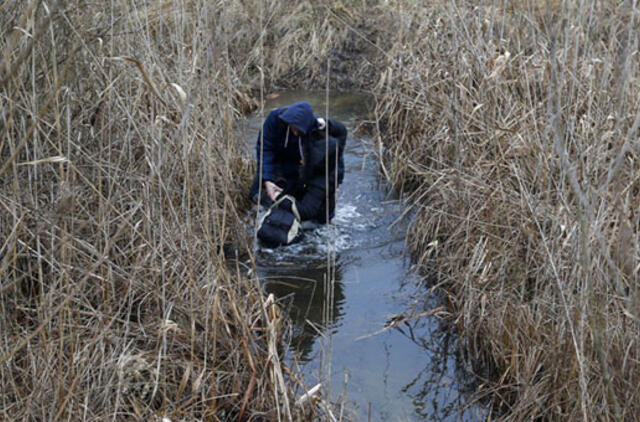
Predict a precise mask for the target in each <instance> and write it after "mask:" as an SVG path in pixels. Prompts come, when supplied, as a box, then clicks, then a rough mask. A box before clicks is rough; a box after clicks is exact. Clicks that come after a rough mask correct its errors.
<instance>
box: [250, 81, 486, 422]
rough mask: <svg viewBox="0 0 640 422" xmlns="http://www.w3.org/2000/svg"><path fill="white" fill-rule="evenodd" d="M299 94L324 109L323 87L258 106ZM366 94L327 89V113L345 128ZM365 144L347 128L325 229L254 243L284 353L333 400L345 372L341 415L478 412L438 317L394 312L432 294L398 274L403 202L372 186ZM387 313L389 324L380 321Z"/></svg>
mask: <svg viewBox="0 0 640 422" xmlns="http://www.w3.org/2000/svg"><path fill="white" fill-rule="evenodd" d="M299 100H307V101H309V102H311V104H312V106H313V108H314V110H316V112H317V113H318V114H323V113H324V110H325V108H324V106H325V104H324V93H310V92H291V93H282V95H280V96H279V97H278V98H277V99H276V100H275V101H274V102H273V103H271V104H268V105H267V107H266V109H267V110H269V109H271V108H275V107H279V106H282V105H286V104H290V103H292V102H295V101H299ZM367 102H370V101H368V100H367V99H366V98H363V97H362V96H357V95H356V96H354V95H352V94H347V95H343V96H335V97H332V99H331V117H334V118H337V119H339V120H341V121H343V122H344V123H345V124H346V125H347V127H348V128H353V126H354V118H355V116H356V115H358V113H359V112H357V111H356V110H357V108H358V107H360V108H363V107H364V106H365V105H366V103H367ZM359 115H362V114H359ZM260 124H261V120H260V119H259V117H258V116H256V118H254V119H249V120H248V121H247V122H246V126H245V129H246V131H245V132H244V133H246V135H247V138H246V142H247V145H254V143H255V139H256V136H257V132H258V128H259V127H260ZM368 142H369V140H367V139H366V138H361V137H357V136H356V137H354V136H353V134H350V136H349V138H348V140H347V149H346V151H345V156H344V158H345V168H346V174H345V182H344V183H343V185H342V186H341V187H340V193H339V195H338V204H337V207H336V216H335V218H334V219H333V221H332V226H331V228H330V230H329V231H328V232H327V228H326V227H322V228H319V229H317V230H314V231H313V232H312V233H307V234H306V235H305V238H304V240H303V241H302V242H301V243H298V244H294V245H289V246H285V247H280V248H275V249H270V248H265V247H263V246H260V245H256V249H255V252H256V253H255V258H256V261H257V267H258V272H259V276H260V278H261V280H262V283H263V286H264V289H265V291H266V292H268V293H273V294H274V296H276V297H277V298H278V299H279V303H280V304H281V305H282V307H283V308H284V309H286V311H287V312H288V314H289V316H290V317H291V319H292V321H293V330H294V331H293V339H292V345H291V351H290V355H289V357H290V358H294V359H295V358H297V360H298V361H301V362H305V363H306V364H305V365H303V366H304V368H303V378H304V381H305V383H306V384H307V385H315V384H316V383H318V382H322V383H323V388H324V387H325V386H329V385H333V387H332V388H331V390H330V391H331V399H332V400H334V401H336V402H340V401H341V400H342V399H343V398H342V397H341V396H340V393H339V392H341V390H342V383H343V381H344V379H345V374H348V375H349V382H348V384H347V386H346V401H347V402H348V403H349V406H348V407H349V408H350V409H354V411H355V412H356V414H352V415H349V416H350V417H349V419H353V420H367V419H368V418H369V417H370V418H371V420H376V421H413V420H435V421H442V420H448V421H449V420H465V421H475V420H482V419H484V417H483V416H486V414H487V412H486V410H485V409H483V408H482V407H480V406H477V405H476V406H467V405H466V403H465V398H466V394H465V390H468V388H467V386H466V385H465V382H464V380H465V378H467V379H468V373H467V372H465V371H464V369H463V368H460V367H459V366H458V362H459V360H458V359H456V356H455V341H452V340H451V337H450V336H449V335H447V334H446V333H447V331H446V330H443V329H442V328H441V324H440V323H439V321H438V320H437V319H436V318H435V317H422V318H418V319H411V318H408V319H407V318H405V319H404V320H402V319H400V320H398V319H397V318H402V317H399V315H400V314H404V313H405V312H408V310H409V309H413V310H414V312H415V314H419V313H425V314H426V313H428V311H429V310H431V309H433V308H435V307H437V306H439V305H440V304H441V301H439V300H437V298H436V299H433V300H427V301H425V299H424V296H425V291H424V287H420V286H419V285H417V286H416V284H419V283H413V282H406V281H407V280H413V279H414V275H412V274H411V273H410V272H408V271H407V262H406V261H405V257H404V255H403V253H402V251H403V249H404V247H405V244H404V231H403V229H402V227H401V224H396V223H397V219H398V218H399V217H400V215H402V213H403V212H404V211H405V209H404V208H403V206H402V204H401V203H400V202H398V201H397V200H394V199H393V198H391V197H390V196H389V195H388V193H387V192H385V191H384V189H380V179H379V171H378V165H379V164H378V162H377V161H376V160H375V158H374V157H373V155H372V154H371V153H370V149H369V147H368ZM251 215H256V210H255V209H254V210H252V211H251ZM330 252H331V253H335V254H336V255H337V256H338V259H337V260H336V263H335V277H334V279H335V283H334V293H333V300H330V301H329V302H327V296H328V295H327V286H328V285H329V283H327V281H326V278H327V277H326V273H327V270H326V268H327V267H326V266H327V253H330ZM332 266H333V264H332ZM418 304H420V305H418ZM418 308H419V309H418ZM327 311H328V313H329V314H330V315H329V318H327V317H325V312H327ZM393 321H395V322H397V323H395V324H393V325H392V326H393V327H395V328H391V326H390V325H389V323H390V322H393ZM325 323H326V326H325V325H324V324H325ZM325 339H329V343H330V350H331V352H332V353H331V355H330V357H329V361H330V365H329V367H328V368H323V367H322V366H323V365H326V363H327V361H326V358H327V356H326V355H324V354H323V351H324V349H323V346H325V345H326V343H325V344H323V343H324V340H325ZM324 369H327V371H326V372H325V371H324ZM318 374H321V375H318ZM319 376H320V377H322V378H318V377H319Z"/></svg>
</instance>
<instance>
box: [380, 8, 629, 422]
mask: <svg viewBox="0 0 640 422" xmlns="http://www.w3.org/2000/svg"><path fill="white" fill-rule="evenodd" d="M409 3H414V4H412V5H411V8H410V7H409ZM636 3H637V2H635V1H624V2H589V1H581V2H569V1H558V2H502V1H493V2H490V1H485V2H480V3H478V2H458V1H452V2H446V3H445V2H442V3H438V4H434V5H424V4H422V3H420V2H398V3H397V4H398V5H403V6H405V7H406V11H402V10H399V9H400V8H399V7H397V8H396V9H394V10H395V12H394V13H395V17H394V19H393V21H394V22H395V23H394V26H393V27H392V30H391V31H390V34H389V39H390V40H391V41H390V42H391V43H392V44H393V45H392V46H390V48H389V50H388V55H389V57H388V63H387V68H386V69H385V70H384V73H383V75H382V76H381V78H380V81H379V84H378V86H377V88H376V92H377V96H378V106H377V121H378V124H379V135H380V142H381V145H384V147H385V148H381V150H383V149H384V152H383V154H384V156H385V161H384V170H385V171H386V172H387V174H388V175H389V177H390V178H391V179H392V181H393V183H394V185H395V186H396V187H397V188H398V189H400V190H403V191H404V192H405V193H407V194H408V195H410V198H411V200H412V204H413V205H412V206H413V210H414V211H415V219H414V221H413V224H412V226H411V229H410V231H409V233H408V238H409V241H410V244H411V248H412V251H413V253H414V255H415V257H416V259H417V260H418V261H419V263H421V264H422V265H423V266H424V268H426V269H427V270H428V271H432V272H433V273H435V275H436V276H437V281H438V283H441V286H443V287H445V289H446V291H447V292H448V293H449V295H448V297H449V300H450V301H451V304H452V307H453V309H454V311H455V312H454V316H453V318H452V320H451V323H452V325H453V326H454V327H455V328H456V329H457V330H458V331H459V333H460V335H461V339H462V343H463V351H464V352H465V354H466V356H467V357H469V358H470V359H471V360H472V361H473V362H475V363H476V364H477V365H476V368H477V369H478V371H479V373H480V374H481V376H487V377H489V378H487V379H486V380H485V382H484V384H483V385H482V386H481V389H480V393H481V394H484V393H487V395H488V396H489V397H491V399H492V400H493V402H494V404H496V405H497V406H496V407H497V408H498V409H500V410H502V411H504V413H503V414H502V417H503V418H504V419H505V420H525V419H526V420H531V419H538V418H543V419H549V420H560V419H561V420H636V419H638V417H640V407H639V406H638V385H640V365H639V364H638V362H639V359H640V354H639V351H640V348H639V347H638V341H639V340H640V332H639V329H640V324H639V322H640V320H639V317H640V314H639V313H638V309H640V291H639V289H638V263H639V255H638V253H639V250H638V227H639V224H640V215H639V213H638V211H639V208H638V207H639V204H640V188H639V185H638V183H639V182H638V181H639V180H640V170H639V169H640V167H639V166H638V161H637V160H638V136H639V134H638V126H639V124H640V115H639V114H638V98H640V96H639V94H640V89H639V86H640V67H639V57H638V54H637V52H638V41H639V38H638V20H639V18H640V16H639V10H638V5H637V4H636Z"/></svg>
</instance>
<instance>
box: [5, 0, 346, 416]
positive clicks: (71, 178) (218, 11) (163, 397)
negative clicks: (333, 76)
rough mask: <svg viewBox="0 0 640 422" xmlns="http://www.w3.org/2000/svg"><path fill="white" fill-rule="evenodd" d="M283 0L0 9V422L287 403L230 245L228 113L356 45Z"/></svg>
mask: <svg viewBox="0 0 640 422" xmlns="http://www.w3.org/2000/svg"><path fill="white" fill-rule="evenodd" d="M223 4H224V6H223ZM296 7H297V9H295V10H293V12H292V11H291V10H289V7H288V5H287V4H284V2H277V1H274V2H262V1H252V0H251V1H234V2H224V3H215V2H209V1H198V0H190V1H183V2H173V1H166V2H151V3H150V2H146V1H125V2H80V1H59V2H42V1H39V0H32V1H25V2H23V1H6V2H2V4H0V28H2V29H1V31H2V38H1V39H2V41H1V42H0V52H1V54H2V57H1V61H0V101H1V103H2V109H1V110H0V133H1V136H0V209H1V211H0V333H1V336H0V337H1V338H0V391H1V393H0V418H2V419H12V420H17V419H28V418H30V419H51V420H57V419H62V418H68V419H72V420H77V419H87V420H95V419H99V420H104V419H108V418H114V419H131V418H139V419H146V420H149V419H151V418H153V417H160V416H166V417H169V418H173V417H176V418H181V417H188V418H190V419H191V418H211V419H213V420H231V419H238V420H245V419H278V418H282V419H289V418H290V417H291V415H295V412H296V410H295V409H294V406H293V403H292V401H291V399H290V398H289V396H290V395H291V394H292V393H295V390H294V389H293V388H294V387H297V386H293V385H291V381H285V379H284V377H283V375H282V374H283V370H285V368H284V367H283V365H282V363H281V362H280V361H279V353H278V350H277V345H278V344H280V343H281V342H282V341H283V336H284V335H285V333H286V330H285V329H284V328H283V327H284V326H283V321H281V320H280V318H279V317H278V316H277V315H275V314H273V312H274V310H273V309H269V307H267V306H266V305H265V304H264V298H263V295H262V294H261V291H260V288H259V286H258V284H257V280H256V279H255V278H248V277H247V276H246V275H244V274H246V273H247V269H245V268H240V267H238V266H237V265H230V262H229V260H228V257H227V255H229V254H230V255H231V258H235V257H236V256H237V254H240V255H242V254H246V252H248V251H247V250H248V249H249V248H250V245H251V234H250V232H249V231H248V230H247V228H246V227H245V224H244V223H243V216H244V213H245V210H244V209H243V207H244V206H246V204H245V202H244V199H243V198H244V196H245V189H246V187H247V185H248V182H249V177H250V173H251V165H252V160H251V158H250V157H249V156H248V155H247V154H246V152H245V151H244V150H243V148H244V146H243V145H242V144H241V143H239V142H238V136H237V132H236V129H235V127H234V122H235V121H236V120H237V119H238V118H239V117H241V116H242V113H244V112H246V111H248V110H252V109H255V108H256V107H257V101H256V100H255V99H253V97H252V93H260V92H261V90H260V88H261V87H263V88H264V87H268V86H270V85H273V84H274V83H277V82H278V81H284V83H292V82H293V81H294V80H296V81H301V80H307V81H309V82H310V81H312V80H313V79H314V78H316V79H317V78H320V77H322V78H324V76H322V73H321V71H322V69H321V68H320V67H319V66H318V63H321V62H324V61H326V56H327V55H328V54H341V53H340V52H341V51H342V50H341V49H340V48H339V46H340V45H341V44H344V45H348V44H349V43H350V42H352V41H349V38H348V30H347V29H346V28H344V27H342V26H338V25H337V24H336V21H335V20H332V18H331V17H330V15H329V14H327V13H326V10H331V9H326V10H325V7H321V8H313V7H311V6H309V5H308V4H306V5H305V4H302V5H300V6H296ZM261 34H263V35H264V36H261ZM310 48H311V49H312V51H313V53H314V54H308V53H309V49H310ZM330 49H333V50H331V51H330ZM314 72H315V73H314ZM298 74H299V76H295V78H294V76H292V75H298ZM336 83H340V81H337V82H336ZM293 379H295V377H294V378H293Z"/></svg>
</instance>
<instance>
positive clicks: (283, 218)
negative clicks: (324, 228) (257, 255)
mask: <svg viewBox="0 0 640 422" xmlns="http://www.w3.org/2000/svg"><path fill="white" fill-rule="evenodd" d="M285 201H290V204H285ZM281 204H282V205H286V207H284V206H280V205H281ZM287 208H288V209H287ZM289 209H290V210H291V211H289ZM258 239H260V240H261V241H262V242H264V243H266V244H268V245H269V246H282V245H290V244H292V243H295V242H298V241H300V240H301V239H302V230H301V227H300V214H299V213H298V209H297V208H296V200H295V198H294V197H292V196H290V195H284V196H282V197H280V198H278V200H277V201H276V202H274V204H273V205H271V207H270V208H269V210H268V211H267V212H266V213H265V214H264V215H263V216H262V219H261V220H260V227H259V228H258Z"/></svg>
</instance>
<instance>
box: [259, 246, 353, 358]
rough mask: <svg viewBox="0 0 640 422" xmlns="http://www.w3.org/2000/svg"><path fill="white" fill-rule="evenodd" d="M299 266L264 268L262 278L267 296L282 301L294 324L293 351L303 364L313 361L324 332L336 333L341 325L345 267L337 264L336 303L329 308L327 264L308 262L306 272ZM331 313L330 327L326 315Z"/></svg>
mask: <svg viewBox="0 0 640 422" xmlns="http://www.w3.org/2000/svg"><path fill="white" fill-rule="evenodd" d="M299 264H300V263H299V262H296V265H295V266H288V265H281V266H277V267H269V268H264V267H263V268H262V269H261V272H260V279H261V280H263V287H264V289H265V291H266V292H267V293H273V295H274V296H275V297H276V298H277V299H279V302H280V304H281V306H282V307H283V308H284V309H285V311H286V312H287V314H288V316H289V317H290V318H291V320H292V322H293V336H292V338H291V345H290V347H291V351H292V352H293V353H294V354H295V356H296V357H297V358H298V360H299V361H300V362H307V361H309V360H310V359H311V356H310V354H311V352H312V351H313V345H314V343H315V341H316V338H317V337H318V335H320V333H325V332H328V331H332V330H334V329H335V327H337V326H339V325H340V320H341V319H342V317H343V315H344V312H343V304H344V302H345V296H344V288H343V285H342V270H341V265H340V263H339V262H337V265H336V267H335V271H334V277H335V282H334V285H333V286H334V287H333V301H332V303H331V308H330V309H327V308H326V304H327V298H328V297H329V287H330V285H329V282H328V281H327V279H328V277H327V261H326V260H317V259H316V260H307V261H305V262H304V265H303V267H302V269H301V268H300V267H299V266H298V265H299ZM327 312H328V313H329V316H328V317H329V319H328V325H326V324H325V322H327V317H325V313H327Z"/></svg>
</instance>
